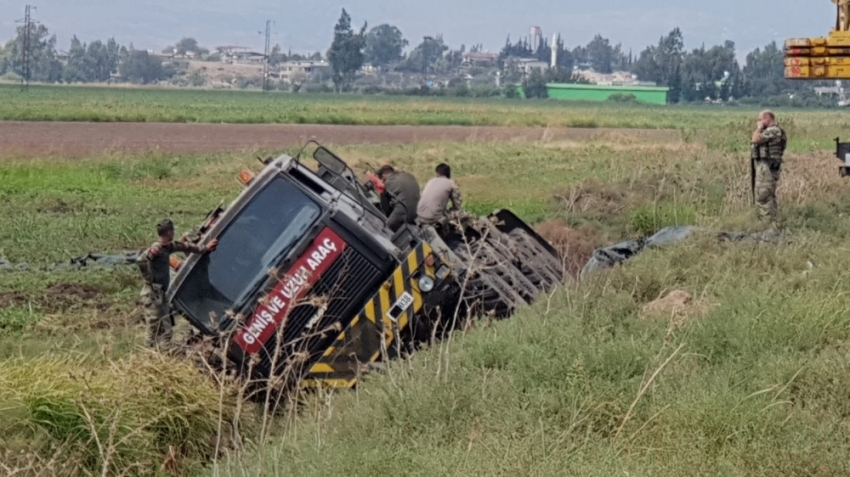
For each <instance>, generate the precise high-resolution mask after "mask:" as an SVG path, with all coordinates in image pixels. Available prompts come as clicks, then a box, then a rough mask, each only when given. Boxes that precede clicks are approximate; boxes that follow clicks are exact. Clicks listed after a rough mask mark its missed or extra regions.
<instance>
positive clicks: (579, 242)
mask: <svg viewBox="0 0 850 477" xmlns="http://www.w3.org/2000/svg"><path fill="white" fill-rule="evenodd" d="M535 229H536V231H537V233H539V234H540V235H541V236H543V238H545V239H546V240H548V241H549V242H550V243H552V245H553V246H554V247H555V248H556V249H557V250H558V253H559V254H561V256H562V257H566V265H567V272H568V273H569V274H570V275H571V276H573V277H577V276H578V274H579V272H581V269H582V268H583V267H584V265H585V264H586V263H587V261H588V260H590V257H591V256H592V255H593V251H594V250H595V249H596V248H597V247H599V246H600V245H602V239H601V238H600V237H599V233H598V232H596V230H594V229H592V228H590V227H581V228H578V229H573V228H571V227H570V226H569V225H567V223H566V222H564V221H563V220H548V221H546V222H543V223H541V224H539V225H537V226H536V227H535Z"/></svg>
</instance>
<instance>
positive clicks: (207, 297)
mask: <svg viewBox="0 0 850 477" xmlns="http://www.w3.org/2000/svg"><path fill="white" fill-rule="evenodd" d="M320 215H321V208H320V207H319V205H318V204H317V203H316V202H314V201H313V200H311V199H310V198H309V197H307V195H305V194H304V193H303V192H301V190H299V189H298V188H296V187H295V186H294V185H292V184H290V183H289V182H287V181H286V180H284V179H282V178H278V179H275V180H273V181H272V182H270V183H269V184H268V185H266V186H265V187H264V188H263V189H262V190H261V191H260V192H258V193H257V195H255V196H254V198H253V199H251V202H249V203H248V204H247V205H246V206H245V207H244V208H243V209H242V210H241V211H239V213H238V215H237V216H236V217H235V218H234V219H233V220H232V222H231V223H230V224H229V225H228V226H227V227H226V228H225V230H224V231H223V232H222V233H221V234H220V235H219V236H218V248H217V249H216V251H215V252H213V253H212V254H209V255H206V256H204V257H201V258H200V259H199V260H198V261H197V262H196V263H195V266H194V268H193V269H192V270H191V272H189V275H188V276H187V277H186V279H185V280H184V282H183V284H182V285H181V286H180V290H178V292H177V294H176V296H175V300H176V302H177V303H178V304H179V305H181V307H182V309H183V311H184V312H185V313H187V314H188V315H190V316H192V317H194V318H195V319H196V320H198V321H200V322H202V323H205V324H207V326H209V325H210V323H211V321H210V320H211V317H215V318H216V320H217V321H218V323H221V321H222V320H223V319H224V316H225V312H226V311H228V310H232V309H233V307H234V306H241V304H242V302H243V301H244V300H245V299H247V298H249V297H247V296H246V295H247V294H248V293H250V292H251V291H253V290H254V289H255V288H256V287H257V286H258V285H259V284H260V282H261V281H262V280H264V279H266V278H267V276H268V275H267V274H268V271H269V269H270V268H271V267H274V266H276V265H277V264H278V262H279V260H280V259H282V256H283V255H284V254H286V253H287V252H288V251H289V250H290V249H291V248H292V247H293V246H294V245H295V244H296V243H297V242H298V240H299V239H300V238H301V237H302V236H303V235H304V233H305V232H306V231H307V229H309V228H310V226H311V225H312V224H313V223H314V222H315V221H316V220H317V219H318V218H319V216H320Z"/></svg>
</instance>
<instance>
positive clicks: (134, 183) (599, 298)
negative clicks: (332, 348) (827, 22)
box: [0, 88, 850, 476]
mask: <svg viewBox="0 0 850 477" xmlns="http://www.w3.org/2000/svg"><path fill="white" fill-rule="evenodd" d="M33 91H37V92H38V93H37V94H46V93H50V94H54V93H53V92H54V91H55V90H52V89H51V90H45V91H39V90H38V89H37V88H34V89H33V90H32V91H31V92H33ZM68 91H72V93H69V94H70V95H71V97H74V96H73V95H77V94H79V95H82V96H80V97H78V99H79V101H81V102H82V106H79V104H78V107H80V109H85V108H86V107H89V108H91V110H95V106H91V103H87V102H88V101H91V102H95V101H96V100H95V99H94V97H93V96H86V95H88V94H89V93H88V90H85V89H82V88H79V89H76V88H69V89H68ZM6 94H11V93H10V92H9V91H8V90H0V95H6ZM57 94H58V93H57ZM114 94H115V97H114V98H113V99H110V101H115V102H116V104H119V105H120V106H118V108H119V109H120V108H123V107H124V105H126V104H130V103H127V102H126V101H130V100H131V99H132V100H134V101H139V102H144V101H145V100H144V99H143V98H144V97H145V95H148V94H150V95H153V96H152V97H157V95H163V96H160V98H168V97H169V96H168V95H171V94H174V95H184V94H185V95H187V96H184V97H183V98H187V99H185V100H186V101H187V102H192V101H191V99H188V98H192V97H193V96H192V95H200V96H199V97H203V95H206V94H210V95H214V94H219V93H202V92H198V93H184V92H179V93H175V92H147V91H128V92H125V91H116V92H115V93H114ZM241 94H242V93H227V94H225V95H224V96H221V97H228V98H235V97H242V96H238V95H241ZM122 95H127V96H122ZM174 97H175V98H177V97H180V96H174ZM210 97H212V96H210ZM244 97H247V98H251V99H250V100H249V101H258V103H257V104H262V101H263V97H262V96H261V95H254V96H252V95H250V94H247V93H245V96H244ZM84 98H85V99H84ZM133 98H135V99H133ZM255 98H256V99H255ZM278 98H280V99H278ZM288 98H289V97H288V96H283V95H280V96H275V99H274V100H273V101H281V104H283V103H284V102H285V101H286V100H287V99H288ZM45 101H46V102H44V103H40V104H39V103H37V102H34V104H39V106H37V107H36V106H32V108H33V110H35V109H37V108H42V107H44V108H45V110H47V109H49V108H47V106H46V105H47V104H50V102H51V101H56V99H55V98H54V99H53V100H49V101H48V100H45ZM104 101H105V100H104ZM160 101H162V102H161V103H159V104H160V107H163V108H165V106H164V105H165V103H167V102H168V101H167V99H161V100H160ZM298 101H303V100H302V99H300V98H299V99H298ZM310 101H318V102H321V101H325V102H326V103H325V104H327V105H329V107H330V105H332V104H334V103H332V102H331V100H330V99H327V98H319V99H310ZM374 101H378V103H374V102H373V100H372V99H369V100H364V99H362V98H359V99H355V98H345V99H342V100H341V101H340V102H339V103H336V104H335V105H334V106H333V107H334V108H338V109H345V108H354V109H352V110H356V109H357V108H363V111H364V112H362V113H361V114H363V116H362V117H376V118H377V117H379V108H376V107H375V106H374V104H379V105H380V104H383V103H380V102H381V101H386V100H384V99H375V100H374ZM420 101H421V100H415V101H413V100H411V103H410V104H428V105H431V106H432V107H434V108H437V107H439V106H440V105H442V104H448V105H450V106H449V107H455V106H451V105H456V107H457V108H458V109H457V111H459V112H458V113H457V114H460V115H463V114H470V113H469V112H468V111H467V112H464V111H466V110H468V109H469V108H477V107H482V108H484V107H486V108H494V107H504V108H509V109H508V110H510V108H512V107H513V106H511V103H500V102H495V103H478V102H471V101H470V102H456V103H455V102H452V103H437V102H430V101H425V102H420ZM234 102H235V101H234ZM72 103H73V101H72V102H70V103H69V104H72ZM85 104H89V106H85ZM145 104H146V105H148V106H143V108H146V107H149V108H152V109H147V110H146V111H152V110H155V108H154V106H153V105H154V104H157V103H156V100H153V102H151V103H147V102H145ZM303 104H304V103H302V105H303ZM387 104H398V106H396V107H397V110H395V112H391V113H389V114H399V115H400V114H408V113H406V112H405V111H404V109H405V108H404V106H403V105H405V104H407V103H405V102H399V103H387ZM493 104H495V105H496V106H493ZM500 104H504V105H505V106H499V105H500ZM519 104H521V105H523V107H527V108H530V109H528V110H527V112H525V113H524V112H522V110H521V111H520V113H518V117H522V115H523V114H529V115H531V114H532V113H533V111H544V112H545V114H549V115H550V116H546V117H551V118H556V117H559V116H558V115H559V114H560V112H561V111H567V112H569V111H579V110H582V109H581V108H585V109H586V110H587V111H593V110H592V109H590V108H589V107H587V106H582V107H581V108H579V107H577V106H576V107H573V106H563V107H562V106H560V105H550V104H545V105H535V104H532V103H519ZM73 107H74V106H68V109H69V110H70V109H72V108H73ZM236 107H237V108H242V109H243V113H244V114H248V110H249V109H251V108H249V107H247V106H244V105H241V104H240V105H239V106H236ZM268 108H269V109H268V110H272V109H273V108H272V107H271V106H269V107H268ZM369 108H372V109H369ZM533 108H539V109H533ZM573 108H576V109H573ZM13 109H14V108H11V107H9V106H8V103H6V102H5V101H0V112H1V114H3V115H8V114H9V112H10V111H12V110H13ZM168 110H173V109H168ZM205 111H207V112H206V113H205V114H216V113H215V111H216V110H215V108H212V107H210V108H209V109H207V110H205ZM210 111H212V113H210ZM488 111H492V110H488ZM599 111H601V112H599ZM611 111H614V109H612V110H609V109H607V108H602V109H600V110H598V111H597V112H596V113H593V114H598V115H600V116H601V117H609V118H612V117H615V116H616V115H614V114H612V113H611ZM665 111H667V110H665ZM669 111H670V112H669V113H665V114H670V116H660V117H661V118H666V119H664V120H668V121H673V119H675V118H676V117H677V116H675V114H684V113H680V112H679V110H676V109H671V110H669ZM699 111H700V113H699V114H704V115H705V116H704V119H699V118H698V119H692V120H691V121H693V122H689V123H688V124H690V126H688V127H687V128H684V129H682V131H681V132H680V134H679V135H678V137H676V136H673V137H671V138H670V139H669V140H667V141H664V142H657V141H652V142H650V141H645V140H641V139H640V137H637V138H632V139H629V140H628V141H626V140H622V141H618V140H617V136H616V133H612V134H611V135H608V136H603V137H600V138H598V139H593V140H587V141H568V142H567V141H565V142H509V143H503V142H486V143H480V142H478V143H477V142H464V143H418V144H412V145H368V146H346V147H340V148H338V149H336V151H337V152H339V153H340V155H341V156H342V157H345V158H347V159H348V160H349V161H350V162H351V163H352V164H353V165H354V166H355V169H358V170H359V168H361V167H363V166H364V165H365V164H367V163H371V164H376V163H383V162H390V163H393V164H396V165H398V166H401V167H402V168H404V169H407V170H410V171H411V172H413V173H414V174H415V175H417V176H418V177H419V179H420V180H421V181H423V182H424V180H425V179H427V178H428V177H429V176H430V171H431V168H432V167H433V164H434V163H435V162H438V161H447V162H449V163H451V164H452V165H453V167H454V169H455V175H456V177H457V180H458V182H459V184H460V186H461V187H462V188H463V190H464V192H465V197H466V198H467V201H468V202H467V204H468V207H469V208H470V209H471V210H473V211H475V212H478V213H486V212H489V211H491V209H493V208H495V207H507V208H510V209H512V210H514V211H515V212H516V213H517V214H518V215H520V216H522V217H525V218H526V219H528V220H529V221H530V222H533V223H534V224H535V226H537V227H538V228H539V230H541V231H542V232H544V233H546V234H547V236H549V237H550V238H551V239H552V240H553V241H555V242H556V244H557V245H558V246H559V247H560V248H562V249H563V250H566V251H567V252H568V253H569V254H570V255H569V257H570V258H571V259H572V262H573V263H571V266H573V267H579V266H581V265H582V264H583V263H584V260H586V258H587V255H588V253H589V252H590V250H592V248H593V247H594V246H597V245H600V244H603V243H611V242H613V241H618V240H620V239H622V238H629V237H638V236H641V235H645V234H648V233H652V232H653V231H655V230H657V229H659V228H661V227H663V226H665V225H673V224H696V225H699V226H701V227H703V228H705V229H707V230H709V233H707V234H706V235H705V236H698V237H695V238H694V239H692V240H689V241H687V242H685V243H682V244H679V245H675V246H672V247H670V248H666V249H660V250H655V251H649V252H646V253H644V254H641V255H639V256H638V257H636V258H634V259H633V260H631V261H630V262H628V263H627V264H626V265H625V266H623V267H620V268H617V269H615V270H611V271H608V272H603V273H599V274H598V275H595V276H593V277H592V278H591V279H590V280H589V281H588V282H585V283H582V284H581V285H574V284H573V285H570V286H568V287H565V288H563V289H561V290H558V291H556V293H554V295H553V296H552V297H551V300H543V301H542V302H540V303H538V304H537V305H536V306H534V307H531V308H525V309H522V310H521V311H520V313H518V314H517V315H516V316H515V317H513V318H511V319H510V320H507V321H504V322H499V323H481V324H480V325H478V326H475V327H473V328H472V329H469V330H466V331H464V332H458V333H457V334H455V335H453V337H452V338H451V339H450V340H447V341H443V342H442V343H440V344H438V345H437V346H435V347H434V348H433V349H428V350H424V351H422V352H420V353H418V354H417V355H416V356H415V357H414V358H413V359H411V360H408V361H404V362H393V363H391V365H390V366H389V369H388V370H387V372H384V373H379V374H373V375H370V376H369V377H368V378H367V379H365V380H364V382H363V383H362V385H361V386H360V387H359V388H358V389H357V390H356V391H351V392H341V393H337V394H334V395H324V394H323V395H319V396H312V397H309V398H308V399H307V400H306V402H305V405H304V406H303V407H301V408H299V410H298V412H294V411H292V412H287V413H284V415H280V416H275V417H273V418H272V419H266V420H264V416H263V413H262V410H261V409H257V408H256V407H254V406H253V405H252V404H249V403H245V402H242V401H241V400H240V399H239V397H238V396H235V395H233V394H232V391H233V389H232V388H231V387H230V386H229V385H224V386H219V385H218V384H216V383H213V382H210V381H209V380H208V379H207V378H206V377H204V376H202V375H201V374H199V373H197V372H196V371H195V369H194V367H193V366H192V365H191V364H189V363H187V362H185V361H182V360H179V359H175V358H170V357H163V356H157V355H154V354H152V353H150V352H148V351H145V350H144V348H143V347H142V344H143V331H142V329H141V325H140V318H141V314H140V309H139V305H138V290H139V287H140V279H139V278H138V276H137V275H138V274H137V271H136V270H135V269H134V268H133V267H128V268H118V269H113V270H86V271H81V272H71V271H43V270H38V269H37V268H38V265H40V264H47V263H51V262H54V261H58V260H64V259H68V258H71V257H75V256H79V255H83V254H85V253H88V252H90V251H122V250H128V249H129V250H132V249H139V248H141V247H144V246H146V245H147V244H149V243H150V242H151V241H152V240H153V235H154V234H153V231H152V229H153V226H154V224H155V223H156V222H157V221H158V220H159V219H161V218H162V217H163V216H166V215H167V216H171V217H172V218H174V220H175V222H176V223H177V224H178V229H179V230H185V229H187V228H189V227H190V226H192V225H195V224H196V222H198V221H199V220H201V219H202V218H203V217H204V215H205V214H206V213H207V212H208V211H209V210H210V209H211V208H213V207H215V206H216V205H218V203H219V202H220V201H225V202H226V201H228V200H229V199H231V198H232V197H234V196H235V194H236V193H237V192H238V187H239V185H238V183H237V181H236V174H238V172H239V171H240V170H241V169H242V168H244V167H256V165H257V162H256V160H255V159H253V157H254V156H253V155H251V154H245V155H236V154H234V153H222V154H217V155H213V156H195V155H176V154H169V153H164V152H156V153H150V154H144V155H133V156H126V155H106V156H101V157H91V158H87V159H85V160H80V161H68V160H65V159H62V158H58V157H49V158H47V157H46V158H39V159H33V160H26V161H12V160H6V161H4V162H0V197H2V200H3V203H4V204H5V206H4V207H2V208H0V220H2V223H3V224H4V226H3V227H2V228H1V229H0V256H4V257H6V258H7V259H9V260H10V261H11V262H14V263H18V262H28V263H29V264H30V266H31V267H32V268H34V269H33V270H30V271H26V272H0V410H2V412H0V428H2V429H4V431H5V432H3V433H2V435H0V474H3V475H19V476H20V475H27V476H29V475H94V474H97V475H137V474H138V475H156V474H159V475H217V476H257V475H263V476H273V475H303V476H311V475H316V476H318V475H330V474H337V473H340V474H341V473H344V474H346V475H364V476H365V475H375V474H388V475H428V476H431V475H482V476H485V475H486V476H489V475H547V476H548V475H581V476H585V475H599V476H610V475H630V476H681V475H706V476H708V475H741V476H743V475H747V476H749V475H782V476H804V475H805V476H810V475H836V476H837V475H847V474H848V473H850V452H848V449H847V443H846V435H847V433H848V431H850V418H848V416H850V404H848V403H850V380H848V379H847V375H848V363H850V345H848V343H850V315H848V313H847V312H846V310H847V307H848V305H850V298H848V295H847V292H846V289H845V288H846V287H845V286H844V283H845V282H847V280H848V278H850V276H848V275H850V272H848V270H850V255H848V254H847V253H845V252H846V250H847V248H848V246H847V243H846V241H847V238H848V237H850V223H848V218H847V217H848V214H850V205H848V204H850V183H848V182H846V181H845V180H842V179H840V178H839V177H838V175H837V171H836V166H837V165H838V162H837V161H836V160H835V158H834V157H832V156H831V151H830V150H828V149H824V148H828V147H829V143H828V141H829V139H830V137H829V136H830V135H833V136H832V137H834V135H837V134H840V132H841V131H840V128H841V124H842V123H841V121H843V119H840V118H839V116H837V115H836V114H837V113H824V114H815V113H808V112H806V113H799V114H797V113H793V114H790V116H788V115H787V114H786V118H785V119H786V122H787V123H789V124H790V128H789V129H792V130H793V134H792V139H793V141H794V143H793V144H792V146H793V148H792V151H791V152H790V153H789V155H788V157H787V160H786V163H785V166H784V176H783V181H782V184H781V186H780V196H779V200H780V204H781V207H782V211H783V214H784V216H785V222H786V225H787V227H788V230H787V238H788V239H789V240H790V242H789V243H786V244H779V245H768V244H753V243H719V242H717V241H716V240H715V239H714V237H713V236H712V234H711V232H716V231H721V230H741V231H744V230H754V229H756V228H757V224H755V223H754V222H753V220H752V215H751V210H750V205H749V204H748V193H749V191H748V187H749V182H748V177H747V173H748V163H747V155H746V154H745V152H744V150H745V148H744V147H743V146H742V145H741V141H742V138H743V140H744V141H745V140H746V137H747V136H748V134H749V126H750V122H751V121H749V120H748V119H747V118H748V116H747V117H744V116H745V115H744V113H738V112H735V113H728V114H727V113H719V112H716V111H711V110H699ZM655 113H656V110H655V109H653V108H649V109H639V108H636V109H634V114H635V115H642V117H646V118H653V117H654V116H655ZM238 114H241V113H238ZM488 114H490V113H488ZM739 114H741V115H740V116H738V115H739ZM370 115H374V116H370ZM30 119H33V118H30ZM54 119H57V118H54ZM679 119H680V120H681V118H679ZM833 120H835V122H834V123H833V122H831V121H833ZM700 122H702V123H705V124H709V125H718V126H717V127H707V126H699V125H698V123H700ZM736 125H738V127H737V129H736ZM266 152H268V151H266ZM179 230H178V232H179ZM671 290H682V291H685V292H687V293H689V294H690V295H692V296H693V301H692V302H691V303H689V304H687V305H686V306H685V308H684V309H683V311H682V312H681V313H676V314H674V315H671V314H670V313H669V310H668V312H667V313H665V312H663V311H662V312H661V313H660V314H659V313H651V312H648V311H646V312H645V311H644V306H645V305H646V304H647V303H650V302H652V301H653V300H655V299H656V298H658V297H659V296H661V295H662V294H664V293H666V292H668V291H671ZM185 330H186V329H185V325H184V324H181V325H180V326H179V332H180V333H183V332H185ZM265 417H268V416H265ZM232 422H237V423H238V427H237V428H235V429H234V427H233V426H232V425H231V424H228V423H232ZM236 433H238V435H239V436H240V437H241V442H233V441H232V440H231V438H232V436H233V435H234V434H236ZM216 448H218V449H219V450H220V451H222V453H223V454H222V455H221V457H220V458H219V459H218V460H213V459H212V458H213V456H214V455H215V450H216ZM175 472H176V474H174V473H175Z"/></svg>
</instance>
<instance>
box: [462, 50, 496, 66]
mask: <svg viewBox="0 0 850 477" xmlns="http://www.w3.org/2000/svg"><path fill="white" fill-rule="evenodd" d="M498 61H499V54H498V53H482V52H477V53H464V54H463V64H464V66H484V67H487V66H496V63H497V62H498Z"/></svg>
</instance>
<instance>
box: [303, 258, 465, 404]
mask: <svg viewBox="0 0 850 477" xmlns="http://www.w3.org/2000/svg"><path fill="white" fill-rule="evenodd" d="M423 276H427V277H430V279H431V280H432V281H433V284H434V285H433V287H432V289H431V290H430V291H428V292H424V291H423V290H422V289H421V288H420V279H421V278H422V277H423ZM452 280H453V277H452V276H451V268H450V267H449V266H448V264H446V263H444V262H443V261H442V260H440V257H438V256H437V255H436V254H435V253H434V251H433V250H432V248H431V246H430V245H428V244H427V243H424V242H423V243H420V244H419V245H418V246H417V247H416V248H415V249H414V250H413V251H412V252H411V253H410V254H409V255H408V256H407V258H406V259H405V260H404V261H402V263H401V265H400V266H399V267H398V268H396V269H395V271H393V273H392V274H391V275H390V277H389V278H388V279H387V280H386V281H385V282H384V283H383V284H382V285H381V287H380V288H379V290H378V291H377V293H375V294H374V295H373V296H372V298H371V299H370V300H369V301H368V302H367V303H366V305H365V306H364V307H363V309H362V310H361V311H360V312H359V313H358V315H357V316H356V317H354V319H353V320H351V322H350V323H349V325H348V326H347V327H346V328H345V330H343V331H342V332H341V333H340V334H339V336H338V337H337V338H336V340H335V341H334V342H333V344H332V345H331V346H330V347H329V348H328V349H327V350H325V352H324V354H323V355H322V357H321V358H320V359H319V360H318V361H317V362H316V363H314V364H313V365H312V366H311V367H310V370H309V372H308V373H307V374H306V375H305V376H304V378H303V379H302V381H301V387H302V388H351V387H353V386H354V385H355V384H356V383H357V380H358V378H359V377H360V376H361V375H362V374H364V373H365V372H367V371H368V369H369V368H370V363H374V362H376V361H377V360H378V359H379V358H380V357H381V356H387V355H392V354H395V353H393V352H392V350H393V349H394V348H395V349H398V348H399V347H400V346H401V345H402V343H400V341H401V340H403V337H405V336H408V335H410V334H411V333H410V328H411V327H412V325H413V324H414V323H415V322H417V321H420V320H428V315H429V314H430V310H433V309H435V308H436V307H437V306H438V305H439V304H440V302H441V300H442V299H443V297H441V292H442V291H444V290H446V289H447V287H449V285H450V284H451V283H452ZM426 281H427V280H426Z"/></svg>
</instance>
